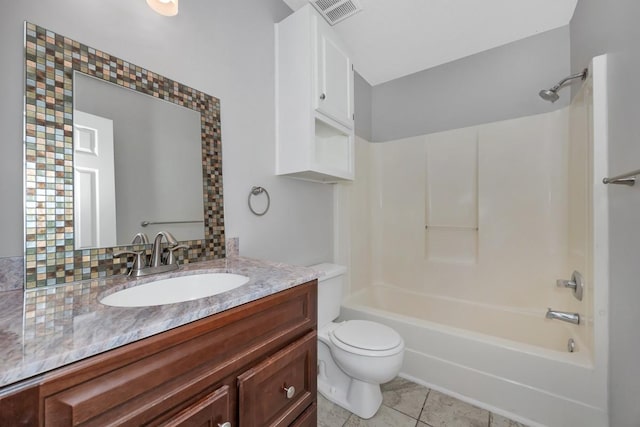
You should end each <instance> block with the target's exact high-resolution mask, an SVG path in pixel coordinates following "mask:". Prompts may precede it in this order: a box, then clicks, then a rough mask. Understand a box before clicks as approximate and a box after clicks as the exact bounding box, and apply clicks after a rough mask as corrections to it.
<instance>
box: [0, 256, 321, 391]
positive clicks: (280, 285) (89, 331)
mask: <svg viewBox="0 0 640 427" xmlns="http://www.w3.org/2000/svg"><path fill="white" fill-rule="evenodd" d="M214 272H226V273H236V274H242V275H245V276H248V277H249V278H250V281H249V282H248V283H247V284H245V285H243V286H240V287H239V288H236V289H233V290H231V291H229V292H225V293H222V294H218V295H214V296H211V297H207V298H201V299H198V300H194V301H188V302H183V303H176V304H167V305H161V306H154V307H138V308H122V307H108V306H105V305H102V304H100V303H99V302H98V300H99V298H101V297H103V296H105V295H107V294H110V293H113V292H116V291H118V290H120V289H124V288H128V287H131V286H135V285H138V284H142V283H147V282H151V281H154V280H158V279H164V278H167V277H177V276H184V275H190V274H196V273H214ZM319 275H320V274H318V272H316V271H314V270H312V269H310V268H306V267H297V266H292V265H287V264H280V263H274V262H268V261H259V260H253V259H249V258H242V257H234V258H227V259H221V260H215V261H207V262H201V263H193V264H187V265H183V266H181V267H180V270H179V271H173V272H171V273H165V274H157V275H153V276H148V277H144V278H139V279H131V278H128V277H122V276H119V277H113V278H108V279H94V280H86V281H82V282H76V283H71V284H68V285H60V286H55V287H48V288H43V289H38V290H29V291H26V292H24V291H22V290H19V291H7V292H2V293H0V387H2V386H6V385H9V384H12V383H15V382H18V381H20V380H23V379H26V378H29V377H33V376H35V375H38V374H41V373H44V372H47V371H50V370H52V369H56V368H59V367H61V366H64V365H67V364H70V363H72V362H75V361H78V360H81V359H84V358H87V357H90V356H93V355H96V354H98V353H102V352H104V351H108V350H111V349H113V348H116V347H119V346H122V345H125V344H129V343H131V342H134V341H137V340H140V339H143V338H147V337H149V336H152V335H155V334H158V333H161V332H164V331H167V330H169V329H171V328H175V327H177V326H181V325H184V324H187V323H189V322H193V321H195V320H198V319H202V318H204V317H207V316H210V315H212V314H216V313H219V312H222V311H224V310H227V309H230V308H233V307H236V306H239V305H241V304H245V303H247V302H251V301H254V300H257V299H259V298H262V297H265V296H268V295H271V294H274V293H277V292H280V291H283V290H285V289H289V288H292V287H294V286H296V285H299V284H302V283H305V282H308V281H310V280H313V279H315V278H317V277H318V276H319Z"/></svg>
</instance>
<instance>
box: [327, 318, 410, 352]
mask: <svg viewBox="0 0 640 427" xmlns="http://www.w3.org/2000/svg"><path fill="white" fill-rule="evenodd" d="M333 336H334V337H335V338H336V339H338V340H339V341H341V342H342V343H343V344H345V345H348V346H351V347H356V348H361V349H363V350H374V351H383V350H390V349H392V348H395V347H397V346H399V345H400V344H401V343H402V338H401V337H400V335H399V334H398V333H397V332H396V331H394V330H393V329H391V328H390V327H388V326H385V325H381V324H380V323H376V322H369V321H367V320H349V321H347V322H344V323H342V324H341V325H340V326H338V327H337V328H336V329H334V330H333Z"/></svg>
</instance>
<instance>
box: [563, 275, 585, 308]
mask: <svg viewBox="0 0 640 427" xmlns="http://www.w3.org/2000/svg"><path fill="white" fill-rule="evenodd" d="M556 285H557V286H558V287H559V288H569V289H572V290H573V296H574V297H576V299H577V300H578V301H582V294H583V293H584V279H583V278H582V274H580V273H579V272H578V271H574V272H573V274H572V275H571V280H562V279H559V280H557V281H556Z"/></svg>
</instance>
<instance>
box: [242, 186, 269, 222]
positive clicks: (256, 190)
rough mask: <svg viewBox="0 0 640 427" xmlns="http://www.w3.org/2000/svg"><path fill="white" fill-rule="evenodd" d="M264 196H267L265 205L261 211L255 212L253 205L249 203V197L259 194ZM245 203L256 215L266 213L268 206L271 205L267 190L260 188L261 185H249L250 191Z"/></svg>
mask: <svg viewBox="0 0 640 427" xmlns="http://www.w3.org/2000/svg"><path fill="white" fill-rule="evenodd" d="M263 193H264V195H265V196H267V207H266V208H264V210H263V211H262V212H257V211H256V210H255V209H254V208H253V206H252V205H251V197H253V196H259V195H260V194H263ZM247 204H248V205H249V210H250V211H251V212H252V213H253V214H254V215H257V216H262V215H264V214H266V213H267V212H268V211H269V206H271V197H269V192H268V191H267V189H266V188H262V187H251V191H250V192H249V197H248V198H247Z"/></svg>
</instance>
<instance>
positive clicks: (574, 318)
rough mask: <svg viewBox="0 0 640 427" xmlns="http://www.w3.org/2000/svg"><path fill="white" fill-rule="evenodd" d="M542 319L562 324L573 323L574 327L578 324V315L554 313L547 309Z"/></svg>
mask: <svg viewBox="0 0 640 427" xmlns="http://www.w3.org/2000/svg"><path fill="white" fill-rule="evenodd" d="M544 317H546V318H547V319H558V320H562V321H563V322H569V323H573V324H574V325H579V324H580V315H579V314H578V313H568V312H566V311H556V310H551V309H550V308H548V309H547V314H546V316H544Z"/></svg>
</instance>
